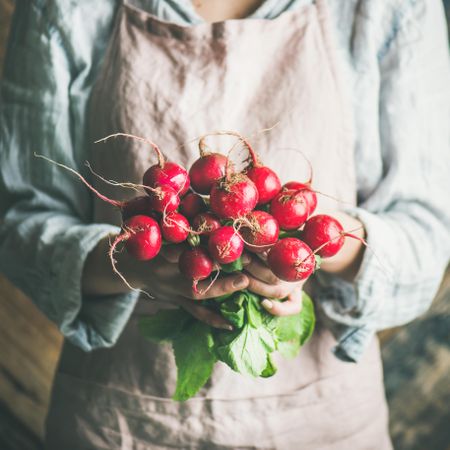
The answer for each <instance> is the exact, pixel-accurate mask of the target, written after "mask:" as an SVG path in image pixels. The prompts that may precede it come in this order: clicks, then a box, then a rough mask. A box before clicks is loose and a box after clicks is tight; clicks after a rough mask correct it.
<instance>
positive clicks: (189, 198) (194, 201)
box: [180, 192, 206, 219]
mask: <svg viewBox="0 0 450 450" xmlns="http://www.w3.org/2000/svg"><path fill="white" fill-rule="evenodd" d="M205 210H206V205H205V202H204V201H203V199H202V198H201V197H200V195H197V194H194V193H193V192H190V193H189V194H186V195H185V196H184V198H183V199H182V200H181V203H180V211H181V212H182V213H183V214H184V215H185V216H186V217H187V218H188V219H192V218H194V217H195V216H196V215H197V214H199V213H201V212H203V211H205Z"/></svg>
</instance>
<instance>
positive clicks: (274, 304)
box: [261, 289, 302, 316]
mask: <svg viewBox="0 0 450 450" xmlns="http://www.w3.org/2000/svg"><path fill="white" fill-rule="evenodd" d="M261 305H262V306H263V308H264V309H265V310H266V311H267V312H269V313H270V314H272V315H274V316H292V315H294V314H298V313H299V312H300V311H301V310H302V291H301V289H296V290H295V291H293V292H292V293H291V294H290V295H289V296H288V298H287V300H286V301H284V302H279V301H277V300H269V299H264V300H263V301H262V302H261Z"/></svg>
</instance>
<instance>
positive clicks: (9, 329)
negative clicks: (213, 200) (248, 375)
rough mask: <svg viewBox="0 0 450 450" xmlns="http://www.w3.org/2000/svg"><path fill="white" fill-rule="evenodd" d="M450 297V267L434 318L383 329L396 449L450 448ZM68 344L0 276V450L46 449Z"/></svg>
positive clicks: (1, 34)
mask: <svg viewBox="0 0 450 450" xmlns="http://www.w3.org/2000/svg"><path fill="white" fill-rule="evenodd" d="M11 11H12V0H0V67H1V63H2V58H3V48H4V46H3V45H2V42H4V39H5V36H6V34H7V28H8V27H7V25H8V19H9V17H10V12H11ZM449 300H450V271H448V272H447V275H446V277H445V279H444V282H443V284H442V287H441V290H440V292H439V294H438V296H437V298H436V300H435V301H434V303H433V306H432V308H431V309H430V310H429V311H428V312H427V314H426V315H424V316H423V317H421V318H420V319H418V320H416V321H415V322H413V323H411V324H409V325H408V326H406V327H403V328H400V329H396V330H389V331H387V332H384V333H383V334H382V342H383V351H382V353H383V360H384V366H385V383H386V393H387V397H388V401H389V406H390V411H391V422H390V428H391V435H392V437H393V440H394V444H395V449H396V450H450V381H449V376H450V302H449ZM61 343H62V337H61V335H60V334H59V332H58V330H57V329H56V328H55V327H54V326H53V325H52V324H51V323H50V322H49V321H48V320H47V319H46V318H45V317H44V316H43V315H42V314H40V312H39V311H37V309H36V308H35V307H34V306H33V305H32V304H31V302H30V301H29V300H28V299H27V298H26V297H25V296H24V295H23V294H21V293H20V292H19V291H18V290H17V289H15V288H14V287H13V286H11V284H10V283H9V282H8V281H7V280H6V279H5V278H3V277H2V276H1V275H0V450H40V449H42V444H41V442H42V436H43V424H44V419H45V414H46V410H47V407H48V400H49V395H50V386H51V381H52V376H53V372H54V369H55V365H56V362H57V358H58V355H59V351H60V348H61ZM61 450H65V449H61ZM353 450H359V449H353Z"/></svg>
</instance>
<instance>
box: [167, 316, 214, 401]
mask: <svg viewBox="0 0 450 450" xmlns="http://www.w3.org/2000/svg"><path fill="white" fill-rule="evenodd" d="M172 345H173V350H174V353H175V362H176V364H177V369H178V374H177V387H176V390H175V394H174V396H173V399H174V400H177V401H180V402H182V401H185V400H187V399H189V398H191V397H193V396H194V395H195V394H196V393H197V392H198V391H199V389H200V388H201V387H202V386H203V385H204V384H205V383H206V382H207V381H208V379H209V377H210V376H211V373H212V370H213V367H214V364H215V362H216V361H217V359H216V356H215V354H214V352H213V345H214V341H213V337H212V334H211V328H210V327H209V326H208V325H206V324H205V323H203V322H195V323H193V324H192V325H191V326H190V327H189V328H188V329H186V330H185V331H184V332H183V333H182V334H181V335H180V336H179V337H178V338H176V339H174V341H173V343H172Z"/></svg>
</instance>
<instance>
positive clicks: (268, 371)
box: [260, 354, 278, 378]
mask: <svg viewBox="0 0 450 450" xmlns="http://www.w3.org/2000/svg"><path fill="white" fill-rule="evenodd" d="M277 370H278V369H277V366H276V365H275V363H274V362H273V361H272V357H271V355H270V354H268V355H267V365H266V368H265V369H264V370H263V371H262V373H261V375H260V376H261V377H263V378H270V377H273V376H274V375H275V374H276V373H277Z"/></svg>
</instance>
